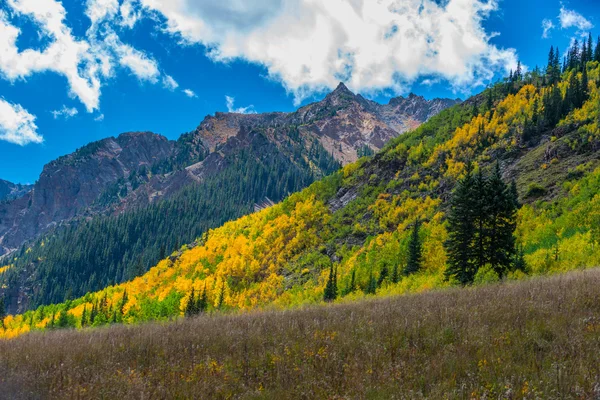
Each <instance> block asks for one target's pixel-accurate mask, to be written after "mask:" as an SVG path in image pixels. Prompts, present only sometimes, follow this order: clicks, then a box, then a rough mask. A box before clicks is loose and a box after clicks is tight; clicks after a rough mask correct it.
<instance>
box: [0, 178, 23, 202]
mask: <svg viewBox="0 0 600 400" xmlns="http://www.w3.org/2000/svg"><path fill="white" fill-rule="evenodd" d="M30 190H31V185H21V184H15V183H11V182H8V181H4V180H2V179H0V202H2V201H7V200H14V199H16V198H18V197H21V196H23V195H25V193H27V192H29V191H30Z"/></svg>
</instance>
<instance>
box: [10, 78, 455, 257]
mask: <svg viewBox="0 0 600 400" xmlns="http://www.w3.org/2000/svg"><path fill="white" fill-rule="evenodd" d="M457 102H459V100H450V99H434V100H430V101H428V100H425V99H424V98H423V97H420V96H415V95H412V94H411V95H410V96H408V97H407V98H402V97H399V98H395V99H392V100H391V101H390V102H389V104H386V105H382V104H379V103H376V102H373V101H370V100H367V99H365V98H363V97H362V96H360V95H355V94H354V93H352V92H351V91H350V90H348V88H347V87H346V86H345V85H344V84H340V85H339V86H338V88H336V90H334V91H333V92H332V93H330V94H329V95H327V96H326V97H325V98H324V99H323V100H322V101H319V102H316V103H312V104H309V105H307V106H304V107H302V108H300V109H299V110H297V111H296V112H292V113H265V114H233V113H216V114H215V115H214V116H207V117H206V118H205V119H204V120H203V121H202V122H201V123H200V125H199V126H198V128H196V129H195V130H194V131H192V132H190V133H187V134H184V135H182V136H181V137H180V139H178V140H177V141H171V140H168V139H166V138H165V137H163V136H161V135H157V134H154V133H151V132H135V133H126V134H122V135H120V136H118V137H117V138H107V139H103V140H100V141H98V142H93V143H90V144H88V145H86V146H84V147H82V148H81V149H79V150H77V151H76V152H74V153H72V154H69V155H66V156H63V157H60V158H58V159H57V160H54V161H52V162H50V163H49V164H47V165H46V166H45V167H44V169H43V171H42V173H41V175H40V178H39V180H38V182H37V183H36V184H35V185H33V186H31V187H21V189H18V188H15V187H14V186H11V189H10V192H8V189H4V192H5V193H7V194H4V195H3V194H2V193H3V186H2V184H1V183H0V200H2V199H3V198H4V199H5V200H8V201H6V202H4V203H3V204H0V255H2V254H6V253H9V252H12V251H14V250H16V249H17V248H18V247H19V246H21V245H22V244H23V243H24V242H26V241H28V240H31V239H34V238H36V237H38V236H39V235H41V234H43V233H44V232H47V231H48V230H49V229H52V228H53V227H56V226H58V225H60V224H62V223H65V222H67V221H70V220H72V219H73V218H90V217H93V216H94V215H97V214H99V213H103V214H105V213H107V212H108V213H115V212H124V211H126V210H128V209H131V208H134V207H137V206H140V205H144V204H150V203H152V202H155V201H157V200H159V199H163V198H169V197H170V196H172V195H174V194H175V193H178V192H179V191H180V190H182V189H183V188H185V187H187V186H189V185H191V184H196V183H198V182H202V181H203V180H204V179H206V178H207V177H211V176H215V175H218V174H219V173H220V171H223V170H224V169H225V168H226V167H227V165H228V161H227V160H228V159H229V158H228V157H230V156H232V155H233V154H235V153H237V152H239V151H242V149H248V148H250V147H251V146H252V143H255V141H256V140H262V139H258V136H261V137H264V138H266V140H267V142H268V143H270V144H273V145H274V146H275V147H276V148H277V149H278V150H279V151H280V152H282V154H285V155H286V157H287V158H290V159H292V158H293V157H294V156H297V155H298V154H300V153H304V152H310V151H311V148H313V147H314V146H322V148H324V149H325V150H326V151H327V152H328V153H330V154H331V156H333V158H334V159H335V160H337V161H338V162H340V163H341V164H343V165H345V164H347V163H350V162H354V161H356V160H357V159H358V158H360V156H361V155H366V154H371V153H373V152H376V151H378V150H379V149H381V148H382V147H383V145H384V144H385V143H386V142H387V141H388V140H390V139H392V138H394V137H396V136H398V135H399V134H401V133H403V132H405V131H407V130H410V129H412V128H414V127H416V126H418V125H419V124H420V123H422V122H424V121H425V120H426V119H428V118H429V117H431V116H432V115H435V114H437V113H438V112H439V111H441V110H442V109H444V108H446V107H449V106H451V105H454V104H456V103H457ZM292 142H293V143H292ZM290 143H291V144H290ZM302 149H303V150H302ZM313 150H314V149H313ZM300 158H301V159H303V160H304V161H305V162H307V166H308V168H309V169H311V170H313V171H314V172H315V173H316V174H317V176H319V174H322V172H323V171H322V168H319V167H318V166H315V165H314V162H315V160H311V156H310V155H308V154H302V155H300ZM302 168H304V167H302ZM7 187H8V186H7Z"/></svg>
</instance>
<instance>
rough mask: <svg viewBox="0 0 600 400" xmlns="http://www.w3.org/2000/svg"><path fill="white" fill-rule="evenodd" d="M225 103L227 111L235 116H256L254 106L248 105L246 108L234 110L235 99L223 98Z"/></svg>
mask: <svg viewBox="0 0 600 400" xmlns="http://www.w3.org/2000/svg"><path fill="white" fill-rule="evenodd" d="M225 102H226V103H227V111H228V112H230V113H236V114H256V111H254V106H253V105H249V106H248V107H238V108H235V97H231V96H225Z"/></svg>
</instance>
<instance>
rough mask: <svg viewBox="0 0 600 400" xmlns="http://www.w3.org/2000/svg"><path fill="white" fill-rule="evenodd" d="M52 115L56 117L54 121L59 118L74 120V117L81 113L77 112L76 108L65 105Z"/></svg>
mask: <svg viewBox="0 0 600 400" xmlns="http://www.w3.org/2000/svg"><path fill="white" fill-rule="evenodd" d="M51 113H52V115H53V116H54V119H59V118H64V119H70V118H73V117H74V116H76V115H77V114H78V113H79V111H77V109H76V108H75V107H71V108H69V107H67V106H65V105H63V106H62V108H61V109H60V110H54V111H51Z"/></svg>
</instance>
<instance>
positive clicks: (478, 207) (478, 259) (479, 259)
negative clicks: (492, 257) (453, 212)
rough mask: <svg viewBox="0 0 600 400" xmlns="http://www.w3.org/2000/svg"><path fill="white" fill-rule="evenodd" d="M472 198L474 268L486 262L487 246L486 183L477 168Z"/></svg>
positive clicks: (487, 195)
mask: <svg viewBox="0 0 600 400" xmlns="http://www.w3.org/2000/svg"><path fill="white" fill-rule="evenodd" d="M473 192H474V195H475V196H474V200H473V206H474V209H473V216H474V222H475V232H474V243H475V246H474V248H473V251H474V256H475V260H474V262H475V268H476V269H479V268H481V267H483V266H484V265H485V264H486V262H487V254H486V249H487V247H488V235H487V226H486V221H487V218H488V206H489V205H488V201H489V199H488V197H489V191H488V183H487V180H486V179H485V177H484V176H483V171H482V169H481V168H479V171H478V172H477V175H476V176H475V178H474V184H473Z"/></svg>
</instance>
